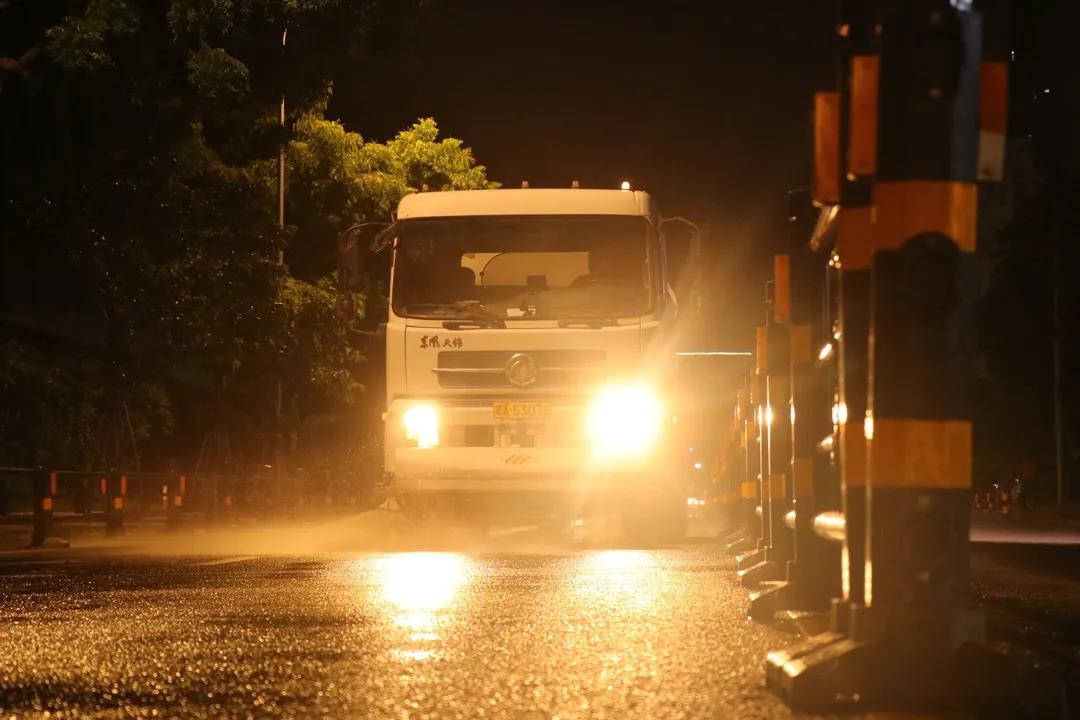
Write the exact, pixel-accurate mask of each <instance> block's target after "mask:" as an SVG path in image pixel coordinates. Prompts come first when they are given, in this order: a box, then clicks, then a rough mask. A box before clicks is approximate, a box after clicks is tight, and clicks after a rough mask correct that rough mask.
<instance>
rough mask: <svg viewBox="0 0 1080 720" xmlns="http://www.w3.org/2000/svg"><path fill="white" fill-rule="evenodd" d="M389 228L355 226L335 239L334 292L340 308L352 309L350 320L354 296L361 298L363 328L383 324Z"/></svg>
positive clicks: (376, 224) (387, 225)
mask: <svg viewBox="0 0 1080 720" xmlns="http://www.w3.org/2000/svg"><path fill="white" fill-rule="evenodd" d="M393 227H394V226H393V225H391V224H390V223H384V222H366V223H359V224H357V225H353V226H352V227H349V228H347V229H346V230H344V231H343V232H342V233H341V234H340V235H338V242H337V246H338V292H339V293H340V295H341V297H342V306H343V307H350V308H354V312H353V314H352V315H351V316H352V317H355V304H354V300H353V296H354V294H356V293H363V294H364V296H365V302H364V317H363V319H362V320H361V321H360V325H361V326H363V327H368V328H372V327H375V326H376V325H377V324H378V323H380V322H385V321H386V317H387V314H388V306H387V299H386V297H385V295H386V292H387V288H388V287H389V284H390V283H389V280H390V254H391V251H390V245H391V242H392V240H393V232H392V230H393Z"/></svg>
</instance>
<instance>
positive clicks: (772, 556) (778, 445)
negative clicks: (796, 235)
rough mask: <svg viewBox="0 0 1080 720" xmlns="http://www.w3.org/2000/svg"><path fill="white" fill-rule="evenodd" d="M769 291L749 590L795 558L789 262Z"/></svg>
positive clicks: (746, 571)
mask: <svg viewBox="0 0 1080 720" xmlns="http://www.w3.org/2000/svg"><path fill="white" fill-rule="evenodd" d="M771 288H772V292H771V294H770V298H769V303H768V306H767V313H766V324H765V345H766V346H765V350H764V356H765V360H764V363H763V368H764V373H763V374H764V391H765V400H764V404H763V410H762V412H761V415H762V418H761V432H762V437H763V438H765V439H766V442H765V446H766V448H767V449H766V451H765V453H763V455H762V457H763V465H764V467H763V469H762V484H761V488H762V502H761V511H762V527H763V530H764V531H765V532H764V537H765V540H766V549H765V554H764V556H763V557H762V558H761V559H760V561H759V562H758V563H756V564H755V565H753V566H750V567H740V572H739V576H740V580H741V581H742V583H743V584H744V585H747V586H749V585H753V584H756V583H758V582H761V581H764V580H779V579H781V578H783V577H784V576H785V574H786V572H787V563H788V562H789V561H791V560H792V559H793V558H794V546H793V542H794V540H793V536H792V532H791V530H790V529H789V528H788V527H787V524H786V522H785V517H786V515H787V513H788V511H789V510H790V509H791V496H792V493H791V488H790V487H789V485H790V480H791V416H790V405H791V371H790V368H791V362H790V353H789V347H788V345H789V324H790V318H791V285H790V258H789V257H788V256H787V255H780V256H777V257H776V259H775V263H774V279H773V281H772V283H771Z"/></svg>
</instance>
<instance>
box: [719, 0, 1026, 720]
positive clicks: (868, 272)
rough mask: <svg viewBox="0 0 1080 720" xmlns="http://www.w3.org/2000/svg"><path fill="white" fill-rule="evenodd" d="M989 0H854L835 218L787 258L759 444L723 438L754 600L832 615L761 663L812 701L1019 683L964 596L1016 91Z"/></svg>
mask: <svg viewBox="0 0 1080 720" xmlns="http://www.w3.org/2000/svg"><path fill="white" fill-rule="evenodd" d="M994 7H995V3H984V4H982V5H978V4H970V3H969V4H963V3H950V2H947V1H945V0H942V1H941V2H919V3H908V2H901V1H900V0H896V1H895V2H885V3H875V4H872V5H871V4H867V5H865V6H863V4H861V3H850V4H845V5H844V11H845V12H849V13H850V17H847V18H844V22H841V23H838V24H837V27H838V28H839V30H840V35H841V45H842V58H841V64H842V67H843V69H844V71H843V73H841V75H842V76H843V82H842V84H841V87H840V88H838V89H837V90H836V91H832V92H827V93H820V94H818V96H816V97H815V98H814V111H815V131H814V138H815V153H814V171H815V177H814V182H813V183H812V188H813V190H812V192H813V195H814V198H813V199H814V201H815V204H816V205H817V207H818V208H819V219H818V223H817V226H816V228H815V229H814V231H813V234H812V236H811V237H810V238H803V239H802V240H801V241H800V243H799V247H798V248H796V249H793V250H792V252H791V253H790V254H785V255H781V256H778V257H777V258H776V262H775V265H774V272H773V279H772V280H771V282H770V283H769V290H768V292H767V296H768V300H767V303H766V313H765V323H764V325H763V326H762V327H759V328H758V338H757V343H756V345H757V347H756V352H755V372H754V373H753V374H752V375H751V376H750V377H749V378H748V382H747V385H748V399H749V400H748V401H749V408H748V410H749V411H748V412H747V413H740V412H739V410H740V409H741V406H742V405H743V403H744V399H743V397H741V396H740V397H738V398H736V402H735V405H736V411H735V412H736V417H737V418H740V423H741V425H742V428H743V432H744V433H745V437H746V438H747V440H746V446H747V447H746V448H745V449H744V448H738V450H736V449H735V448H734V447H731V446H730V444H729V446H728V450H727V451H728V452H729V453H730V454H731V458H730V459H729V460H728V463H729V465H730V466H731V467H738V466H739V463H738V462H736V460H737V454H738V453H740V452H741V453H745V462H744V463H743V464H742V466H743V467H744V468H745V472H744V474H743V475H742V477H741V478H738V479H736V478H734V477H733V478H731V479H729V480H728V485H729V487H728V488H727V493H728V495H727V496H728V497H740V498H747V499H749V498H750V496H751V495H752V496H753V499H752V500H751V502H753V504H754V509H755V511H756V512H755V513H754V515H750V514H749V513H748V512H747V510H746V509H745V508H740V510H739V511H737V512H736V511H733V512H732V513H729V515H731V516H733V517H740V518H741V528H740V530H741V533H740V534H736V535H734V536H729V537H728V538H726V542H727V543H728V547H730V548H731V549H732V550H733V551H735V552H739V553H740V554H738V555H737V562H736V565H737V568H738V572H739V575H740V578H741V580H742V582H743V584H744V585H746V586H747V587H749V588H752V589H753V592H752V593H751V595H750V607H749V612H750V615H751V616H752V617H754V618H759V619H767V618H771V617H773V616H774V615H775V614H776V613H777V612H780V611H788V610H825V609H828V615H827V618H828V627H829V630H828V631H827V632H825V633H822V634H820V635H818V636H815V637H813V638H811V639H810V640H808V641H806V642H804V643H802V644H800V645H798V646H796V647H793V648H790V649H787V650H781V651H776V652H773V653H770V654H769V656H768V658H767V661H766V684H767V686H768V687H769V688H770V689H771V690H772V691H774V692H775V693H777V694H778V695H780V696H781V697H782V698H783V699H784V700H785V701H786V702H788V703H789V704H790V705H791V706H792V707H793V708H795V709H798V710H803V711H817V712H830V711H847V710H852V709H867V708H869V709H878V708H882V709H884V708H892V707H899V706H903V707H911V706H917V707H923V708H925V707H945V706H949V707H951V706H955V705H956V704H957V703H968V702H974V701H975V700H976V699H978V700H981V701H985V699H986V697H987V687H988V685H989V686H990V687H993V689H994V690H995V691H996V692H998V693H1007V692H1008V689H1007V688H1008V687H1009V686H1010V682H1012V681H1011V676H1010V674H1009V669H1008V665H1007V663H1005V662H1004V661H1003V660H1002V659H1001V658H1000V657H998V656H996V655H994V654H992V653H990V652H989V650H987V648H986V646H985V645H984V644H983V630H982V621H981V618H980V617H979V616H978V614H976V613H973V612H972V611H970V610H969V608H968V606H967V598H966V595H967V591H968V535H969V526H970V520H969V514H970V509H971V505H972V492H971V491H972V461H971V457H972V425H971V386H972V377H971V372H970V367H971V362H970V360H971V352H972V343H971V340H970V338H971V335H972V327H973V320H972V306H973V304H974V301H975V300H976V299H977V298H976V297H975V294H976V292H977V288H978V283H977V282H974V281H973V278H975V277H977V268H976V267H975V263H976V260H975V256H974V251H975V237H976V220H977V213H976V204H977V184H976V179H977V176H978V178H979V179H996V178H998V177H1000V167H999V165H1000V155H1001V148H1002V145H1001V143H1002V142H1003V141H1002V138H1001V137H1000V136H1001V134H1002V132H1003V131H1002V128H1001V125H1002V123H1003V120H1002V118H1004V117H1005V114H1006V113H1005V112H1004V110H1003V109H1002V108H999V107H993V108H990V110H993V118H994V123H992V124H994V127H995V128H996V130H995V132H997V133H998V136H996V137H995V138H991V140H993V142H992V143H991V147H989V149H988V150H986V152H982V151H981V150H980V148H979V138H980V135H979V128H980V125H979V117H980V112H982V113H983V114H984V115H985V114H986V113H987V112H988V108H987V104H988V103H989V104H993V103H992V102H991V101H992V100H993V101H994V102H1004V98H1005V95H1006V93H1004V92H1003V91H1002V89H1001V88H1002V85H1003V83H1004V82H1005V79H1004V77H1003V74H1005V73H1006V71H1007V65H1005V64H1004V63H1001V62H999V61H1000V60H1001V57H1000V54H1001V52H1002V48H1003V47H1004V46H1003V43H1002V42H1001V32H1002V27H1003V25H1002V22H1001V16H1000V14H999V13H997V12H996V11H995V10H994ZM980 52H981V54H982V57H980ZM988 56H991V57H989V59H991V60H993V61H994V62H993V63H992V64H991V65H990V66H987V65H986V64H985V63H984V62H983V63H982V65H980V63H981V62H982V61H985V60H987V59H988ZM912 67H918V68H920V72H918V73H914V72H912V71H911V68H912ZM980 67H982V68H983V69H984V70H985V69H986V68H987V67H989V68H990V71H989V72H986V73H985V78H986V82H989V83H992V84H993V88H992V89H993V90H994V91H993V92H983V93H980V90H979V78H980V73H979V68H980ZM995 98H996V100H994V99H995ZM984 135H985V130H984ZM980 157H982V159H983V160H982V161H985V162H986V163H987V165H986V166H985V167H982V169H980V170H979V171H978V172H977V171H976V164H977V163H976V160H977V158H980ZM744 416H745V417H744ZM755 458H756V462H755V460H754V459H755ZM736 485H739V486H740V487H746V488H749V489H753V490H756V492H754V493H750V492H747V493H745V494H740V495H738V496H735V495H734V494H733V490H734V487H735V486H736ZM1003 511H1004V508H1003ZM758 513H759V514H758ZM759 518H760V519H759ZM763 581H778V582H768V583H763Z"/></svg>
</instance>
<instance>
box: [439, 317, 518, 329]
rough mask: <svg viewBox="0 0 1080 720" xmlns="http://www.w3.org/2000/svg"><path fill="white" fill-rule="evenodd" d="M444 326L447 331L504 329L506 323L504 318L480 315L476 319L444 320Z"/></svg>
mask: <svg viewBox="0 0 1080 720" xmlns="http://www.w3.org/2000/svg"><path fill="white" fill-rule="evenodd" d="M442 326H443V327H444V328H446V329H447V330H462V329H464V328H467V327H479V328H492V327H495V328H504V327H506V322H505V321H504V320H503V319H502V318H496V317H488V316H487V315H478V316H476V317H463V318H460V319H454V320H443V323H442Z"/></svg>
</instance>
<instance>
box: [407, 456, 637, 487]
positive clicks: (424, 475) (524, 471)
mask: <svg viewBox="0 0 1080 720" xmlns="http://www.w3.org/2000/svg"><path fill="white" fill-rule="evenodd" d="M394 460H395V468H396V472H395V474H394V478H393V484H394V485H395V486H396V487H397V488H398V489H399V490H400V491H401V492H409V493H426V492H433V493H444V492H466V493H511V492H530V493H532V492H554V493H571V494H578V493H584V494H590V493H594V492H611V491H624V490H632V489H638V488H641V487H642V486H643V485H644V484H647V483H649V482H650V481H651V480H654V479H655V478H654V476H653V472H652V471H653V469H654V468H653V465H652V463H651V462H650V461H649V459H644V460H634V459H625V460H604V461H599V460H596V459H594V458H592V457H590V455H589V452H588V450H587V449H585V448H454V447H451V448H440V447H434V448H397V449H396V450H395V457H394Z"/></svg>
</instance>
